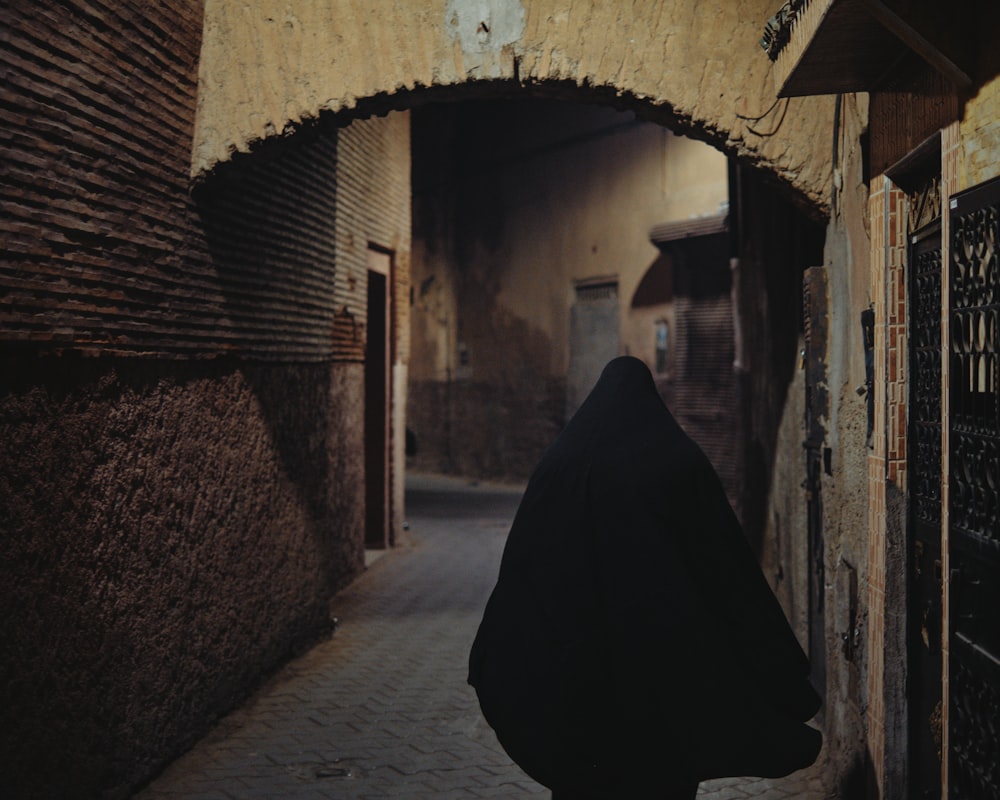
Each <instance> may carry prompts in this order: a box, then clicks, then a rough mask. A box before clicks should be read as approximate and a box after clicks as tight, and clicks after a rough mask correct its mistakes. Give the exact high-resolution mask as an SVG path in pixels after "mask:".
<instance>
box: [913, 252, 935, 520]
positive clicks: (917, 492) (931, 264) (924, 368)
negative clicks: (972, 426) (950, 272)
mask: <svg viewBox="0 0 1000 800" xmlns="http://www.w3.org/2000/svg"><path fill="white" fill-rule="evenodd" d="M910 268H911V274H910V305H911V317H910V330H909V336H910V420H911V442H910V448H911V449H910V465H911V467H910V469H909V470H908V471H909V472H910V474H911V475H912V477H913V486H912V487H911V496H912V498H913V512H914V513H915V514H916V517H917V519H919V520H920V521H921V522H924V523H927V525H928V526H929V527H930V529H931V530H932V531H933V532H934V534H935V538H940V530H941V528H940V524H941V249H940V239H938V238H935V240H934V241H933V243H932V244H931V246H930V247H927V248H925V249H923V250H922V252H920V251H918V252H915V253H914V257H913V258H912V259H911V265H910Z"/></svg>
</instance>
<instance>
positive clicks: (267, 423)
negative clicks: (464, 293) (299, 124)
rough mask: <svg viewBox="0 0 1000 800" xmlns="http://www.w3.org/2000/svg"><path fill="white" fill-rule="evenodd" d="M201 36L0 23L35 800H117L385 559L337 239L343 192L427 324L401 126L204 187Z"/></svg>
mask: <svg viewBox="0 0 1000 800" xmlns="http://www.w3.org/2000/svg"><path fill="white" fill-rule="evenodd" d="M202 22H203V18H202V6H201V4H200V3H197V2H191V3H183V4H176V3H174V4H170V6H169V8H168V7H167V5H165V4H157V3H152V4H142V5H141V6H137V5H135V4H125V3H106V4H104V5H103V6H101V7H100V9H95V8H94V7H92V6H91V5H90V4H88V3H83V2H80V3H68V4H62V5H59V6H58V7H56V6H49V5H45V4H17V5H16V7H15V8H14V9H12V10H11V12H10V13H9V14H8V17H7V18H6V19H5V30H4V49H3V51H2V54H0V59H2V61H3V67H4V81H3V82H2V85H0V93H2V100H3V102H2V106H0V108H2V110H0V115H2V118H3V124H2V126H0V164H2V169H3V179H2V180H0V200H2V203H3V207H4V220H3V232H4V246H3V253H2V260H0V293H2V295H0V322H2V331H0V357H2V359H3V368H2V370H0V374H2V375H3V376H4V377H3V380H2V383H0V452H2V453H3V459H2V461H0V519H3V522H2V523H0V525H2V527H3V533H4V535H3V542H2V548H3V553H2V557H0V606H2V607H3V608H4V609H7V610H10V611H11V612H12V613H9V614H7V613H5V614H4V616H3V620H2V625H3V630H2V632H0V636H2V638H3V641H4V643H5V646H4V654H3V658H2V661H0V670H2V674H0V707H2V708H3V709H4V713H3V714H2V715H0V717H2V723H0V751H2V752H3V754H4V756H3V769H2V772H3V785H4V790H5V791H7V792H13V795H14V796H18V797H32V796H79V797H88V796H93V795H97V794H99V793H102V792H104V793H106V794H107V796H111V797H114V796H121V795H123V794H124V793H126V792H127V791H128V789H129V787H132V786H134V785H135V784H136V783H137V782H141V781H142V780H144V779H146V778H148V777H149V775H150V774H151V772H152V771H154V770H155V769H156V768H157V767H158V766H160V765H162V764H163V763H164V761H165V760H167V759H169V758H170V757H171V756H173V755H176V754H177V752H178V751H179V750H180V749H182V748H183V747H185V746H186V745H188V744H189V743H190V742H191V741H192V740H193V739H194V738H195V737H197V736H198V735H199V734H200V733H202V732H204V730H205V729H206V727H207V725H208V724H209V723H210V721H211V720H212V718H213V717H214V716H216V715H218V714H221V713H223V712H224V711H225V710H227V709H228V708H230V707H231V706H232V704H233V703H234V702H236V701H237V700H238V699H240V698H241V697H243V696H244V695H245V694H246V692H247V691H249V689H250V688H252V687H253V685H254V684H255V683H256V682H257V681H259V679H260V677H261V676H262V675H263V674H264V673H266V672H267V671H268V670H269V669H271V668H273V667H274V666H275V665H276V664H277V663H278V662H279V661H280V660H281V659H283V658H285V657H287V656H288V654H289V653H290V652H292V651H293V650H294V648H295V647H297V646H299V645H300V644H302V643H303V642H305V641H307V640H309V639H310V638H312V637H315V636H317V635H319V634H320V633H321V632H322V631H323V630H324V629H325V628H326V626H327V624H328V620H327V603H328V600H329V598H330V596H331V595H332V593H333V592H334V591H336V590H337V588H339V587H340V586H343V585H344V584H345V583H346V582H347V581H349V580H350V579H351V578H352V577H353V576H354V575H356V574H357V573H358V572H359V571H360V570H361V569H362V568H363V550H362V547H363V545H362V542H363V536H364V476H363V473H362V471H361V470H362V464H363V458H362V457H361V454H362V453H363V442H362V440H361V437H362V435H363V425H362V424H361V421H362V419H363V397H362V394H363V392H362V386H363V381H362V375H363V364H362V360H363V358H364V342H365V339H364V334H365V294H364V293H365V286H364V279H365V272H364V267H363V264H362V266H361V270H360V272H359V271H358V270H357V268H356V265H355V264H354V262H352V261H350V259H349V258H348V257H347V255H345V253H344V251H343V250H342V249H338V248H342V245H343V243H342V242H341V241H340V239H339V238H338V236H339V233H340V232H341V231H347V230H348V228H346V227H345V226H341V227H340V228H337V227H336V226H335V221H336V220H337V217H338V214H339V213H340V211H341V207H340V205H338V203H341V205H344V206H345V207H346V208H348V209H349V210H350V211H351V213H352V214H354V215H355V218H356V220H355V223H353V227H351V228H350V231H352V232H353V235H355V236H356V237H357V239H358V240H359V246H360V247H361V249H362V251H363V250H364V248H365V247H366V246H367V242H368V241H369V240H373V241H379V242H381V243H383V244H384V245H385V246H389V247H393V248H396V250H397V252H398V253H399V258H398V262H399V263H400V264H401V265H402V268H401V269H400V270H398V271H397V279H398V282H397V285H396V286H395V289H394V292H395V295H396V297H397V303H396V306H397V307H398V308H399V309H401V311H400V314H401V315H405V310H406V303H405V302H400V301H399V299H398V298H400V297H405V296H406V276H407V271H406V251H407V250H408V246H407V241H408V217H409V209H408V203H409V176H408V173H409V163H408V151H407V149H406V148H407V144H408V142H407V127H406V119H405V115H402V116H401V117H400V118H399V120H397V121H384V120H379V121H374V122H373V123H371V124H370V125H369V126H368V127H365V123H362V122H358V123H357V125H358V127H357V128H356V129H353V132H352V133H351V134H348V135H346V136H345V137H344V138H345V140H346V143H347V145H348V152H349V155H348V156H347V157H346V158H344V157H342V156H341V154H339V153H338V148H339V144H340V141H339V137H338V133H337V132H336V131H332V130H327V131H323V132H320V131H310V132H306V133H305V134H304V135H303V136H302V137H300V138H299V139H298V140H296V141H295V142H294V143H291V145H290V146H288V147H284V148H281V149H280V151H274V152H271V153H269V154H267V157H259V158H257V159H256V160H254V161H253V163H243V164H240V165H238V167H237V168H235V169H232V170H228V171H227V172H226V173H225V175H219V176H215V177H214V179H213V180H211V181H206V182H204V183H203V185H202V186H201V187H200V188H199V190H198V192H197V193H195V194H192V193H191V192H190V191H189V177H190V154H191V143H192V139H191V136H192V131H193V129H194V116H195V106H196V99H195V98H196V88H197V63H198V53H199V47H200V35H201V30H202ZM386 130H388V131H390V133H387V134H385V136H384V137H383V139H382V140H379V139H378V137H379V136H380V135H381V134H379V133H378V132H377V131H386ZM365 131H368V133H369V134H370V135H368V138H367V139H366V138H365V136H366V135H367V134H366V133H365ZM372 131H375V132H374V133H373V132H372ZM352 137H354V138H352ZM359 137H360V139H361V141H360V142H359V141H358V138H359ZM383 141H384V142H389V143H390V144H391V146H389V145H387V146H386V147H382V149H379V147H380V146H381V145H380V142H383ZM352 148H353V149H352ZM369 148H375V150H376V153H375V157H374V159H373V160H371V159H370V160H371V161H372V163H374V164H375V165H376V166H377V168H378V169H377V171H376V170H373V169H372V168H371V165H369V167H368V168H367V172H366V171H365V169H363V168H362V165H360V164H359V161H361V160H363V158H367V157H368V156H366V155H365V153H366V152H367V151H368V149H369ZM389 151H391V153H390V152H389ZM387 154H388V155H391V157H386V156H387ZM355 155H356V156H357V157H355ZM341 185H343V186H350V187H352V191H351V192H347V191H345V192H344V193H343V197H340V196H339V195H338V191H337V187H338V186H341ZM386 187H387V188H386ZM383 189H384V191H383ZM352 192H353V193H352ZM371 197H378V198H380V199H381V198H389V200H391V202H390V201H387V202H386V204H385V208H383V209H382V213H383V215H385V214H386V209H387V208H391V209H392V214H393V216H392V220H391V223H386V224H383V223H384V219H383V217H382V216H376V215H373V214H370V213H368V212H367V210H366V208H365V203H366V202H367V201H368V199H369V198H371ZM358 220H360V221H358ZM383 236H384V241H383ZM339 260H342V261H343V262H344V263H343V264H340V263H339ZM400 319H403V320H404V323H402V324H401V325H399V324H397V328H400V327H401V328H402V329H405V316H401V317H400ZM397 354H398V355H399V357H400V358H403V357H404V356H405V349H397ZM397 416H398V415H397Z"/></svg>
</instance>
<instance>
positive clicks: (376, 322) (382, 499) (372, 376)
mask: <svg viewBox="0 0 1000 800" xmlns="http://www.w3.org/2000/svg"><path fill="white" fill-rule="evenodd" d="M368 266H369V269H368V340H367V345H366V352H365V546H366V547H368V548H372V549H382V548H385V547H388V546H389V545H390V544H391V543H392V542H391V535H390V533H391V532H390V530H389V519H390V516H389V463H390V462H389V365H390V355H389V343H390V342H391V336H390V331H389V320H390V315H389V293H388V285H389V274H390V272H391V266H392V257H391V255H390V254H389V253H386V252H384V251H381V250H376V249H369V251H368Z"/></svg>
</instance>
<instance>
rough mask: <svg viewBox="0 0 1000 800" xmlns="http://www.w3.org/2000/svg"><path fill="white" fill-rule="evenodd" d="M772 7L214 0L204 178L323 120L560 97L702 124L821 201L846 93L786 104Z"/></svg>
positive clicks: (720, 0) (201, 157) (203, 87)
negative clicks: (770, 36)
mask: <svg viewBox="0 0 1000 800" xmlns="http://www.w3.org/2000/svg"><path fill="white" fill-rule="evenodd" d="M774 11H775V9H774V3H773V2H772V0H738V2H730V0H712V2H709V3H705V2H696V1H695V0H671V2H657V1H655V0H643V2H638V3H619V2H615V1H614V0H599V1H598V2H594V1H593V0H574V1H573V2H566V1H565V0H543V1H541V2H532V3H525V2H518V1H517V0H504V1H503V2H501V0H491V2H472V1H471V0H447V1H446V0H414V1H413V2H407V3H405V4H399V3H396V2H392V0H374V1H373V2H364V3H361V2H350V3H338V4H336V5H326V4H322V3H313V2H309V0H296V2H291V3H289V2H284V1H282V2H277V0H267V2H259V3H255V4H254V5H253V6H252V7H248V6H242V5H239V4H234V3H230V2H226V0H209V2H208V3H207V4H206V15H205V28H204V44H203V48H202V55H201V62H200V68H199V91H198V119H197V129H196V133H195V144H194V159H193V164H192V173H193V174H194V175H196V176H197V175H201V174H203V173H205V172H207V171H210V170H212V169H213V168H214V167H215V166H217V165H219V164H220V163H223V162H227V161H228V160H229V159H230V158H231V157H232V156H233V154H234V153H242V152H247V151H249V150H250V149H251V148H253V147H256V146H258V145H259V144H260V143H261V142H264V141H265V140H267V139H268V138H270V137H275V136H278V135H283V134H286V133H288V132H292V131H295V130H296V129H297V128H299V127H301V126H303V125H305V126H308V125H310V124H312V123H314V122H316V121H318V120H319V119H320V118H321V115H322V114H324V113H334V114H336V113H339V112H346V113H348V114H350V113H356V112H361V113H371V111H384V110H386V109H388V108H403V107H409V106H410V105H412V104H413V103H416V102H420V101H422V100H424V99H427V98H433V97H438V98H447V99H454V98H456V97H462V96H465V97H468V96H473V95H474V94H475V93H477V92H481V91H484V90H485V91H492V92H501V93H512V92H519V93H524V92H530V93H543V94H551V93H553V92H555V93H558V94H561V95H563V96H568V97H575V98H577V99H581V100H585V99H592V100H604V101H607V102H611V103H613V104H615V105H619V106H630V107H633V108H636V109H637V110H640V111H641V112H642V113H643V114H644V115H647V116H649V117H650V118H651V119H654V120H657V121H660V122H663V123H665V124H670V125H671V126H677V127H679V128H682V129H684V130H687V131H690V132H692V134H693V135H695V136H697V137H699V138H704V139H707V140H709V141H711V142H712V143H714V144H716V145H718V146H720V147H722V148H723V149H725V150H727V151H728V152H730V153H732V154H734V155H737V156H739V157H741V158H743V159H746V160H748V161H751V162H755V163H756V162H760V163H763V164H765V165H766V166H767V167H768V168H769V169H770V170H772V171H773V172H774V173H775V174H776V175H778V176H779V177H780V178H781V179H782V180H783V181H785V182H786V183H788V184H789V185H791V186H793V187H795V189H796V190H797V191H798V193H799V195H800V197H802V198H803V199H804V200H806V201H807V202H808V203H810V204H811V205H812V206H813V207H814V208H817V209H822V208H825V207H826V204H827V200H828V197H827V186H828V183H829V179H830V172H831V167H830V163H831V154H830V148H829V132H830V129H831V125H832V122H831V121H832V112H833V100H832V98H829V97H823V98H802V99H792V100H788V101H782V102H781V103H779V104H777V105H774V93H775V87H774V83H773V79H772V76H771V70H772V66H771V62H770V61H769V60H768V59H767V57H766V56H765V54H764V53H763V51H762V50H761V49H760V47H759V46H758V40H759V39H760V35H761V32H762V30H763V26H764V23H765V22H766V21H767V19H768V18H769V17H770V16H771V15H772V14H773V13H774ZM474 17H475V19H474ZM522 18H523V21H522ZM484 82H487V83H489V84H491V85H490V86H489V87H486V86H484ZM434 92H436V94H434ZM769 108H770V109H771V110H770V112H768V109H769ZM743 117H749V118H753V119H751V120H747V119H744V118H743ZM758 118H759V119H758ZM776 129H779V130H780V134H781V135H772V131H774V130H776Z"/></svg>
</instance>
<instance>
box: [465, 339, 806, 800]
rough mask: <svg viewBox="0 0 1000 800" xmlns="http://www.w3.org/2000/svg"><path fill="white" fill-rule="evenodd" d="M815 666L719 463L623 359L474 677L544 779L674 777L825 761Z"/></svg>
mask: <svg viewBox="0 0 1000 800" xmlns="http://www.w3.org/2000/svg"><path fill="white" fill-rule="evenodd" d="M808 673H809V664H808V661H807V659H806V657H805V655H804V653H803V652H802V649H801V647H800V646H799V644H798V642H797V641H796V639H795V636H794V634H793V633H792V631H791V628H790V627H789V625H788V622H787V621H786V619H785V617H784V614H783V613H782V611H781V608H780V606H779V605H778V602H777V600H776V599H775V597H774V595H773V594H772V592H771V590H770V588H769V586H768V585H767V582H766V581H765V579H764V576H763V574H762V573H761V570H760V567H759V566H758V564H757V561H756V558H755V557H754V555H753V553H752V551H751V550H750V548H749V546H748V544H747V543H746V540H745V539H744V536H743V533H742V531H741V529H740V525H739V522H738V521H737V519H736V517H735V515H734V514H733V512H732V509H731V508H730V506H729V504H728V501H727V500H726V496H725V493H724V491H723V489H722V486H721V484H720V482H719V479H718V478H717V476H716V474H715V472H714V470H713V469H712V466H711V465H710V464H709V462H708V460H707V459H706V458H705V456H704V454H703V453H702V452H701V450H699V448H698V446H697V445H696V444H695V443H694V442H692V441H691V440H690V439H689V438H688V437H687V436H686V435H685V433H684V432H683V431H682V430H681V428H680V426H679V425H678V424H677V422H676V421H675V420H674V418H673V416H672V415H671V414H670V412H669V411H668V410H667V408H666V406H665V405H664V404H663V402H662V400H661V399H660V397H659V394H658V393H657V391H656V388H655V386H654V384H653V380H652V376H651V375H650V373H649V370H648V369H647V368H646V366H645V365H644V364H643V363H642V362H641V361H639V360H638V359H635V358H630V357H623V358H618V359H615V360H614V361H612V362H610V363H609V364H608V365H607V367H605V369H604V372H603V373H602V375H601V378H600V380H599V381H598V382H597V384H596V386H595V387H594V389H593V391H592V392H591V394H590V395H589V397H588V398H587V400H586V401H585V402H584V404H583V405H582V406H581V408H580V409H579V411H578V412H577V413H576V415H575V416H574V417H573V418H572V420H571V421H570V422H569V424H568V425H567V426H566V428H565V430H564V431H563V433H562V434H561V435H560V436H559V437H558V438H557V439H556V441H555V442H554V443H553V444H552V445H551V446H550V448H549V449H548V451H547V452H546V453H545V455H544V456H543V458H542V460H541V462H540V463H539V465H538V467H537V468H536V470H535V472H534V474H533V475H532V477H531V480H530V481H529V483H528V487H527V489H526V491H525V494H524V497H523V499H522V501H521V505H520V507H519V509H518V512H517V516H516V517H515V520H514V524H513V527H512V529H511V532H510V535H509V537H508V540H507V544H506V547H505V550H504V554H503V559H502V561H501V566H500V575H499V579H498V581H497V584H496V587H495V589H494V591H493V594H492V595H491V597H490V600H489V603H488V604H487V607H486V611H485V613H484V616H483V620H482V623H481V625H480V627H479V631H478V634H477V636H476V640H475V643H474V644H473V647H472V652H471V655H470V663H469V682H470V683H471V684H472V685H473V686H474V687H475V688H476V691H477V693H478V696H479V700H480V704H481V707H482V710H483V713H484V716H485V717H486V720H487V721H488V722H489V723H490V725H491V726H492V727H493V729H494V730H495V731H496V734H497V736H498V738H499V740H500V742H501V744H502V745H503V746H504V748H505V749H506V750H507V752H508V753H509V755H510V756H511V758H513V759H514V760H515V761H516V762H517V763H518V764H519V765H520V766H521V767H522V769H524V770H525V772H527V773H528V774H529V775H531V776H532V777H533V778H535V779H536V780H537V781H539V782H540V783H542V784H544V785H546V786H549V787H553V788H555V789H557V790H559V791H563V790H565V791H567V792H573V793H574V794H576V795H578V796H592V797H625V796H629V797H643V796H647V797H664V796H665V795H664V793H663V787H664V786H666V785H668V784H670V783H680V784H682V783H684V782H685V781H689V782H690V781H697V780H704V779H708V778H713V777H722V776H732V775H756V776H764V777H777V776H781V775H785V774H788V773H789V772H792V771H794V770H796V769H799V768H801V767H804V766H807V765H809V764H811V763H812V762H813V761H814V760H815V758H816V756H817V754H818V752H819V748H820V743H821V737H820V734H819V733H818V732H817V731H815V730H814V729H812V728H810V727H808V726H807V725H805V724H804V722H805V721H806V720H808V719H810V718H811V717H812V716H813V715H814V714H815V713H816V711H817V710H818V708H819V704H820V700H819V698H818V696H817V695H816V693H815V692H814V691H813V689H812V688H811V686H810V684H809V682H808Z"/></svg>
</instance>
